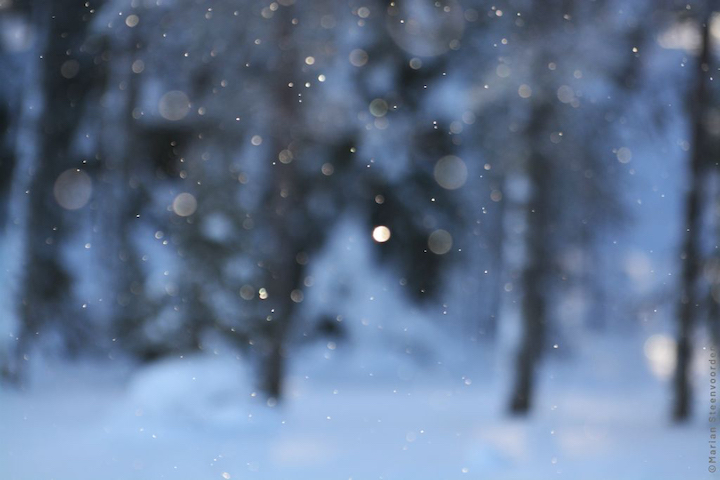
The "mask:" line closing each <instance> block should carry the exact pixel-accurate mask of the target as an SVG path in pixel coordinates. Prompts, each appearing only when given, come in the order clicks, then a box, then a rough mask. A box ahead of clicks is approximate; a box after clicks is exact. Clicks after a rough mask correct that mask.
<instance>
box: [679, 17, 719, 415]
mask: <svg viewBox="0 0 720 480" xmlns="http://www.w3.org/2000/svg"><path fill="white" fill-rule="evenodd" d="M709 22H710V16H709V15H707V16H706V17H705V18H704V19H703V25H702V46H701V51H700V58H699V59H698V64H697V69H696V71H695V75H696V77H695V85H694V88H693V89H692V91H691V98H690V108H691V113H692V138H693V142H692V150H691V156H690V172H689V181H688V191H687V195H686V198H685V231H684V238H683V243H682V253H681V258H682V266H681V276H680V282H681V284H680V292H681V293H680V302H679V304H678V335H677V367H676V368H677V369H676V372H675V382H674V388H675V404H674V407H673V418H674V419H675V420H676V421H684V420H686V419H687V418H688V417H689V416H690V410H691V400H692V398H691V392H690V381H689V370H690V362H691V359H692V341H691V340H692V339H691V337H692V332H693V326H694V324H695V321H696V317H697V314H698V310H699V308H698V303H699V302H698V298H697V291H696V283H697V279H698V276H699V274H700V244H699V243H700V226H701V225H700V223H701V206H700V201H701V198H702V184H703V171H704V168H703V163H704V160H705V156H706V152H705V148H706V143H705V132H704V127H703V115H704V112H705V106H706V105H707V102H708V88H707V87H708V86H707V79H708V77H709V75H710V73H709V70H710V68H709V62H710V58H711V52H710V49H711V48H712V46H711V39H710V28H709Z"/></svg>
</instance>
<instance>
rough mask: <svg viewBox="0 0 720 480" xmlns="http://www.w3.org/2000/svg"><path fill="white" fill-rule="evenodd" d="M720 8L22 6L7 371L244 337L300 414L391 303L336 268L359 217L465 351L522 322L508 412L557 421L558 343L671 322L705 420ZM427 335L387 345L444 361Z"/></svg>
mask: <svg viewBox="0 0 720 480" xmlns="http://www.w3.org/2000/svg"><path fill="white" fill-rule="evenodd" d="M719 13H720V4H718V3H717V2H713V1H710V0H707V1H699V0H697V1H695V0H693V1H673V0H666V1H660V0H632V1H629V0H558V1H542V2H541V1H539V0H535V1H533V0H496V1H493V2H484V1H482V0H438V1H431V0H398V1H387V0H384V1H378V0H348V1H339V2H338V1H330V0H312V1H310V0H306V1H300V0H277V1H271V0H266V1H257V2H256V1H245V0H89V1H85V0H83V1H78V0H54V1H50V0H0V134H1V136H0V164H1V165H2V172H3V175H2V176H1V177H0V198H1V200H0V206H1V207H2V208H1V209H0V264H1V265H2V269H3V277H4V279H3V284H2V293H1V295H0V296H1V297H2V298H1V299H0V308H2V313H1V315H0V332H2V336H0V370H1V371H2V377H3V379H4V382H5V385H13V384H14V385H16V386H19V387H22V386H23V385H24V384H25V382H26V380H27V367H26V366H27V364H28V363H29V361H30V359H32V357H33V355H34V354H36V353H37V352H43V353H44V354H47V353H50V354H51V355H56V356H69V357H71V358H76V359H92V358H100V357H108V356H109V357H110V358H113V359H118V358H124V359H129V360H131V361H136V362H138V363H145V362H155V361H157V360H160V359H163V358H167V357H173V356H174V357H177V356H181V355H188V354H190V353H192V352H195V351H198V350H203V349H206V348H209V347H208V345H211V344H212V343H213V342H215V341H222V342H225V344H231V345H233V348H235V349H236V350H237V352H238V355H239V358H241V359H242V361H243V363H246V364H248V365H251V366H252V369H253V371H254V372H255V378H256V380H255V382H256V385H257V386H258V388H259V391H262V392H263V394H264V395H265V397H266V398H268V399H270V400H271V401H272V402H276V401H280V402H282V401H283V400H284V398H285V397H284V394H285V390H284V385H285V383H284V382H285V379H286V376H287V371H288V368H289V365H291V364H292V362H293V361H294V359H295V358H296V356H297V355H299V352H301V351H302V350H303V349H304V348H306V346H307V345H309V344H312V343H313V342H323V343H327V342H332V346H333V348H335V345H336V344H337V345H342V344H349V345H352V344H353V342H354V341H355V339H354V338H353V333H352V332H354V330H352V329H350V328H348V324H350V323H352V322H360V321H364V320H363V319H361V318H357V317H356V316H354V315H355V314H356V310H355V309H354V307H353V304H352V302H350V300H347V299H348V298H350V297H351V296H352V295H351V293H350V292H352V291H354V290H353V289H355V288H357V286H358V285H362V284H371V283H373V282H375V277H373V276H372V275H367V274H364V273H362V272H367V271H368V270H367V269H366V268H364V267H362V266H361V265H359V264H353V260H352V258H353V257H352V255H353V254H352V252H345V255H347V256H348V258H350V260H348V261H347V262H345V263H343V264H342V265H346V266H347V265H350V266H349V267H347V268H346V269H345V270H344V271H341V272H329V271H328V269H327V268H325V267H322V266H319V265H320V264H318V262H317V259H318V258H321V257H322V256H323V255H328V252H329V251H330V247H329V245H331V244H332V242H333V239H334V238H335V236H336V235H338V232H341V231H345V230H343V228H344V227H343V225H347V224H348V223H350V224H352V225H358V226H359V229H360V231H362V232H363V234H362V235H363V236H364V237H363V238H364V240H363V241H367V242H368V245H370V246H371V251H372V258H373V259H374V260H373V261H374V262H375V264H376V266H375V267H374V268H376V270H374V271H381V272H385V274H387V275H389V276H390V277H391V278H392V279H393V282H394V284H395V285H396V286H397V287H398V289H397V292H399V294H400V295H402V296H403V300H402V301H403V302H407V304H408V305H412V306H413V310H410V309H408V311H407V315H406V316H407V318H405V319H403V321H406V322H408V323H412V322H413V315H414V313H413V312H416V311H420V312H424V315H426V316H429V317H431V318H433V319H434V320H433V321H434V322H436V324H437V325H438V326H439V327H440V329H442V330H444V331H445V332H446V333H447V334H448V335H449V336H450V337H451V338H454V339H455V340H454V341H455V342H456V343H455V345H457V348H458V349H461V348H469V349H479V350H485V349H493V348H499V347H498V345H506V344H507V339H508V338H509V339H511V343H510V348H507V349H505V350H503V351H507V352H508V356H507V359H508V361H509V362H512V365H513V367H512V372H513V377H512V379H511V381H510V384H511V387H510V388H509V390H508V396H507V398H506V405H507V410H508V411H509V412H511V413H515V414H521V415H522V414H525V413H527V412H530V411H532V408H533V405H534V403H535V400H536V398H537V395H539V394H540V393H539V392H537V388H536V384H537V382H536V380H537V375H538V374H539V372H541V371H542V368H543V364H544V360H545V358H546V357H547V356H549V355H561V354H563V353H562V352H564V354H566V355H570V356H572V351H573V346H574V344H575V341H576V339H577V338H579V337H588V336H589V337H593V336H601V335H605V334H607V332H619V333H620V334H623V335H625V334H627V335H631V334H634V333H633V332H638V331H641V330H642V328H643V325H644V324H646V323H647V322H652V321H655V322H665V323H664V325H667V331H668V336H667V338H666V340H667V342H670V343H669V345H670V347H667V344H666V343H662V344H661V345H662V346H664V347H663V348H665V349H664V350H662V349H661V351H660V353H659V354H660V355H661V356H664V357H663V359H664V360H667V359H671V360H672V361H671V365H672V371H671V372H670V373H669V375H671V376H672V378H673V379H674V381H672V382H669V384H668V395H672V399H673V401H672V412H667V413H666V415H667V416H668V418H669V417H670V416H671V415H672V417H673V418H675V419H676V420H685V419H687V418H689V417H690V416H691V414H692V405H693V398H692V395H691V392H692V388H691V385H692V378H691V377H692V375H691V368H692V359H693V356H694V355H697V354H698V349H699V348H700V347H699V346H698V345H700V344H702V345H705V343H706V339H707V338H711V339H712V340H713V342H714V343H717V339H718V338H720V337H718V335H720V333H719V332H720V331H719V330H718V328H719V327H718V318H719V316H720V249H718V242H720V182H719V178H718V171H719V170H718V158H719V157H718V147H719V146H720V144H719V140H720V109H719V106H720V104H719V102H718V98H719V97H718V94H719V93H720V91H719V90H718V87H717V86H716V85H717V82H716V81H714V75H715V73H714V72H716V71H717V70H718V65H719V64H718V49H717V47H718V42H720V17H719V16H718V14H719ZM643 166H644V167H643ZM643 172H650V174H649V175H646V176H645V177H642V174H643ZM656 174H657V175H660V176H661V177H662V178H663V180H662V181H663V182H670V181H675V182H677V188H678V189H679V190H678V191H679V192H681V194H679V195H675V196H672V195H670V196H669V197H668V198H665V196H664V191H663V188H664V187H658V185H659V183H658V181H657V178H658V177H654V176H653V175H656ZM641 177H642V178H641ZM637 182H639V185H640V186H639V187H638V186H637V185H638V183H637ZM639 189H640V190H642V191H643V192H644V193H643V195H645V196H646V197H653V198H655V203H653V202H652V201H651V200H645V201H646V203H649V205H650V206H645V205H644V204H643V203H642V200H641V195H638V194H637V192H638V190H639ZM650 223H652V225H655V226H657V225H660V226H661V227H662V226H667V227H668V228H669V230H671V231H672V234H671V236H668V235H667V231H660V230H658V229H657V228H656V227H648V225H650ZM628 232H631V233H628ZM631 237H632V238H631ZM629 238H631V239H629ZM661 241H664V242H665V243H664V244H662V245H664V246H665V247H666V249H665V250H663V249H662V248H660V247H657V245H658V244H659V243H658V242H661ZM632 242H635V245H641V246H640V247H637V248H635V249H634V250H632V249H631V248H630V247H628V245H630V244H632ZM653 242H655V243H653ZM665 247H663V248H665ZM638 249H639V250H643V251H644V252H645V253H646V256H645V257H638V256H637V255H636V256H633V255H632V251H635V252H636V251H638ZM631 250H632V251H631ZM648 256H649V257H652V258H653V262H655V263H653V265H654V266H653V267H652V268H650V267H646V263H647V261H648V260H647V258H648ZM358 262H359V260H358ZM322 265H325V266H327V263H324V264H322ZM355 267H357V271H355ZM638 271H641V272H640V273H638ZM329 273H333V274H338V273H339V276H332V275H329ZM639 276H640V277H642V279H641V280H642V282H644V283H643V286H642V288H640V287H638V284H639V283H642V282H640V281H639V280H638V277H639ZM337 278H340V280H333V279H337ZM648 278H649V279H648ZM318 283H323V284H325V285H330V286H329V287H328V288H326V289H325V290H324V293H322V294H318V293H313V292H314V291H315V290H316V289H317V288H318V287H317V284H318ZM366 300H367V299H366ZM370 300H372V298H370ZM383 326H385V325H383ZM419 331H420V332H422V330H419ZM508 332H509V333H508ZM417 337H418V338H416V337H412V338H410V337H399V338H398V339H396V340H395V343H394V344H393V346H392V347H390V346H389V347H388V348H396V347H397V348H399V349H401V350H402V351H404V352H407V353H408V354H410V355H412V356H414V357H417V359H418V361H419V362H422V361H423V359H422V358H423V353H422V352H423V347H422V345H424V344H427V343H432V342H433V338H431V335H422V334H418V335H417ZM218 339H220V340H218ZM328 345H330V343H328ZM558 345H559V346H560V348H558ZM558 350H559V353H558V352H557V351H558ZM661 360H662V359H661ZM328 418H329V417H328ZM228 478H229V477H228Z"/></svg>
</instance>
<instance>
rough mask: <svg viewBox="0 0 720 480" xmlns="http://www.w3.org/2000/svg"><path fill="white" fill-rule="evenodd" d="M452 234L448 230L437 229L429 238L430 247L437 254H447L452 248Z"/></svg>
mask: <svg viewBox="0 0 720 480" xmlns="http://www.w3.org/2000/svg"><path fill="white" fill-rule="evenodd" d="M452 244H453V239H452V235H450V233H449V232H448V231H446V230H435V231H434V232H432V233H431V234H430V237H429V238H428V248H430V251H431V252H433V253H434V254H435V255H445V254H446V253H448V252H449V251H450V249H451V248H452Z"/></svg>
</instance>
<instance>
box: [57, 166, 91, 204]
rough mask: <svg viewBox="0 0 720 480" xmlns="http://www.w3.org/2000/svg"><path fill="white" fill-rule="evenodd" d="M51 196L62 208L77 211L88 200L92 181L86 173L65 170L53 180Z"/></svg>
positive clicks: (78, 170) (77, 170)
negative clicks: (52, 195)
mask: <svg viewBox="0 0 720 480" xmlns="http://www.w3.org/2000/svg"><path fill="white" fill-rule="evenodd" d="M53 194H54V195H55V200H56V201H57V202H58V204H59V205H60V206H61V207H62V208H65V209H67V210H77V209H79V208H82V207H84V206H85V205H86V204H87V203H88V201H89V200H90V195H92V180H91V179H90V176H89V175H88V174H87V173H85V172H83V171H82V170H80V169H77V168H71V169H70V170H65V171H64V172H63V173H61V174H60V175H59V176H58V178H57V180H55V185H54V186H53Z"/></svg>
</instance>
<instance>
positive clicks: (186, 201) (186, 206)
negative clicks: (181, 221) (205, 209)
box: [172, 193, 198, 217]
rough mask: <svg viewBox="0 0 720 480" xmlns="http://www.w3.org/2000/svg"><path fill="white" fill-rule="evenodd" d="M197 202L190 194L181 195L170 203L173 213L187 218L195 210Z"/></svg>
mask: <svg viewBox="0 0 720 480" xmlns="http://www.w3.org/2000/svg"><path fill="white" fill-rule="evenodd" d="M197 205H198V204H197V200H196V199H195V197H194V196H193V195H192V194H190V193H181V194H180V195H178V196H177V197H175V200H173V203H172V209H173V212H175V213H176V214H177V215H179V216H181V217H189V216H190V215H192V214H193V213H195V210H197Z"/></svg>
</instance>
